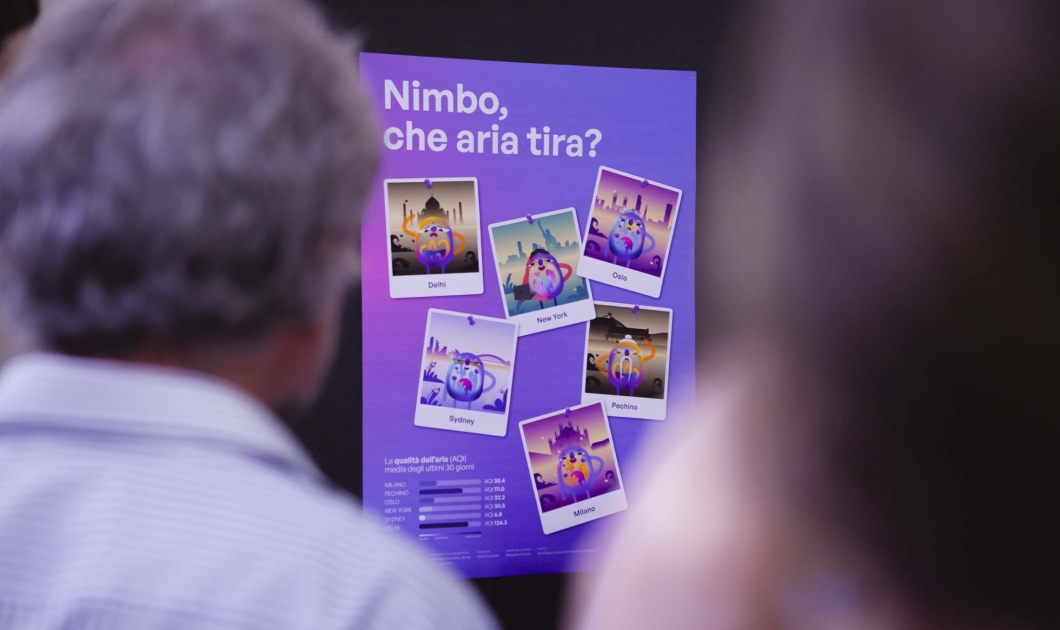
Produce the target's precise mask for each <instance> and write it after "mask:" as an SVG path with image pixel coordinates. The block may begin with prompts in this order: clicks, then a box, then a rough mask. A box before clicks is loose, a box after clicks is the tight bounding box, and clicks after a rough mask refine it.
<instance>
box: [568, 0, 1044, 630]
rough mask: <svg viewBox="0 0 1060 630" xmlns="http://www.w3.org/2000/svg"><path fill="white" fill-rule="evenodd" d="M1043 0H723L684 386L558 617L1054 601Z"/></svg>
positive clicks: (780, 624) (728, 617)
mask: <svg viewBox="0 0 1060 630" xmlns="http://www.w3.org/2000/svg"><path fill="white" fill-rule="evenodd" d="M1058 14H1060V6H1058V5H1057V4H1056V3H1036V2H1029V1H1028V2H1024V1H1010V2H993V1H989V0H960V1H958V0H948V1H940V2H931V3H925V2H913V1H897V2H885V3H881V2H868V1H865V2H849V3H839V4H836V3H830V2H824V1H823V0H800V1H795V0H774V1H769V2H764V3H761V5H760V6H759V9H758V10H757V11H754V12H752V13H751V15H752V16H755V17H752V18H747V19H746V20H745V22H744V24H745V25H749V26H748V32H753V33H754V39H753V40H751V39H749V38H748V39H741V40H738V41H737V43H736V45H735V46H734V47H733V48H731V49H730V51H731V59H730V62H731V65H729V66H726V67H724V69H723V70H722V73H723V77H724V78H725V80H724V81H721V82H720V85H719V86H718V93H719V94H722V95H723V96H722V97H721V100H720V104H719V105H718V106H717V107H716V118H715V120H714V121H713V124H712V126H711V129H712V131H714V137H713V142H712V143H711V144H710V153H709V159H707V160H706V165H705V171H704V173H705V178H706V181H707V183H708V186H707V192H706V199H705V203H703V204H701V207H703V208H704V209H705V210H704V212H703V213H702V215H701V216H702V219H701V230H702V232H701V233H702V234H703V235H704V239H705V242H706V251H707V258H706V261H705V262H704V264H703V265H702V267H701V269H702V271H701V279H702V281H703V282H704V286H703V287H702V288H701V292H700V295H701V309H702V311H703V319H702V320H701V321H705V322H706V323H707V325H708V327H707V329H706V330H704V329H703V328H701V330H700V334H701V342H702V346H701V349H700V350H701V352H700V356H702V357H705V359H704V361H703V362H702V363H701V364H700V370H701V372H700V383H701V387H700V391H699V392H698V394H699V397H700V398H699V405H698V408H697V410H696V411H695V412H687V418H685V419H684V423H683V424H681V425H680V426H677V427H674V426H672V427H671V429H672V430H673V431H672V433H671V434H670V435H669V436H668V440H666V441H663V442H662V443H660V444H659V445H657V446H656V448H655V449H654V450H652V451H651V452H650V454H649V459H650V460H651V462H652V466H651V469H652V470H653V473H654V476H653V478H652V479H651V480H649V481H647V482H646V483H645V484H644V485H643V486H642V487H641V488H640V490H639V492H638V493H637V494H635V495H631V497H632V498H631V505H632V508H631V512H630V513H629V514H628V520H627V521H625V522H623V523H622V524H621V526H620V528H619V531H618V532H617V533H616V534H615V536H614V539H613V540H612V541H611V544H612V547H611V551H610V554H609V556H608V559H607V560H606V562H605V563H604V566H603V569H602V570H601V571H600V572H599V574H597V575H595V576H591V577H588V578H585V579H583V580H581V583H580V584H579V587H578V588H577V589H576V590H575V592H574V594H573V596H572V598H571V602H572V606H573V607H574V608H575V612H574V613H573V614H572V619H573V620H574V624H575V625H577V626H578V627H582V628H594V629H599V628H648V627H651V628H667V629H673V630H676V629H678V628H961V629H967V628H975V629H981V628H1056V627H1060V597H1058V596H1057V593H1058V592H1060V578H1058V577H1057V575H1058V574H1057V571H1056V567H1057V566H1058V565H1060V543H1058V542H1057V535H1056V533H1057V531H1060V455H1058V453H1060V396H1058V395H1057V391H1060V386H1058V383H1060V358H1058V357H1060V323H1058V322H1060V289H1058V287H1060V280H1058V279H1060V211H1058V210H1060V176H1058V173H1060V122H1058V121H1060V116H1058V113H1060V38H1057V36H1056V26H1057V25H1058V24H1060V21H1058V20H1057V18H1058ZM636 497H640V499H639V501H640V504H639V505H638V504H637V503H636V501H637V498H636Z"/></svg>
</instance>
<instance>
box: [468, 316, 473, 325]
mask: <svg viewBox="0 0 1060 630" xmlns="http://www.w3.org/2000/svg"><path fill="white" fill-rule="evenodd" d="M467 323H469V324H471V325H472V326H474V325H475V318H474V317H472V316H471V315H468V316H467Z"/></svg>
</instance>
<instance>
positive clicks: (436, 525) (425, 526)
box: [420, 523, 468, 529]
mask: <svg viewBox="0 0 1060 630" xmlns="http://www.w3.org/2000/svg"><path fill="white" fill-rule="evenodd" d="M467 526H468V524H467V523H421V524H420V529H452V528H456V527H467Z"/></svg>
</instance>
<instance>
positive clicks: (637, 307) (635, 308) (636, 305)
mask: <svg viewBox="0 0 1060 630" xmlns="http://www.w3.org/2000/svg"><path fill="white" fill-rule="evenodd" d="M639 310H640V304H634V305H633V308H631V309H629V312H630V313H636V312H637V311H639Z"/></svg>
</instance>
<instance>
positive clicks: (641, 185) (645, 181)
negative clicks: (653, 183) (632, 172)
mask: <svg viewBox="0 0 1060 630" xmlns="http://www.w3.org/2000/svg"><path fill="white" fill-rule="evenodd" d="M640 187H641V188H647V187H648V180H644V181H642V182H641V183H640Z"/></svg>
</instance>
